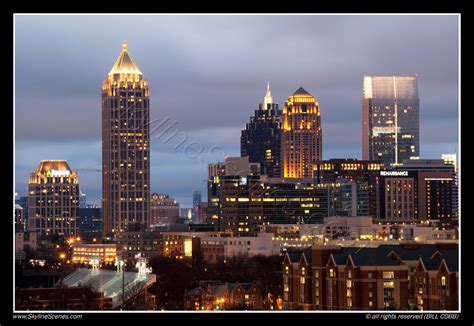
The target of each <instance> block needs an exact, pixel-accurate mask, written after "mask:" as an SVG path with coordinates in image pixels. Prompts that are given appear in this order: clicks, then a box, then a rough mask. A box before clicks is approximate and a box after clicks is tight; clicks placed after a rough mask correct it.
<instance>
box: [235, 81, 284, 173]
mask: <svg viewBox="0 0 474 326" xmlns="http://www.w3.org/2000/svg"><path fill="white" fill-rule="evenodd" d="M280 117H281V110H279V109H278V104H276V103H273V98H272V91H271V90H270V83H267V91H266V93H265V97H264V98H263V103H261V104H260V105H259V108H258V110H255V114H254V116H253V117H251V118H250V122H249V123H247V125H246V127H245V129H243V130H242V133H241V137H240V155H241V156H248V157H249V161H250V162H251V163H260V172H261V174H266V175H267V176H269V177H279V176H280V174H281V169H280V166H281V145H280V144H281V130H280V126H281V122H280Z"/></svg>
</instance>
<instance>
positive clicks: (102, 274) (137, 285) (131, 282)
mask: <svg viewBox="0 0 474 326" xmlns="http://www.w3.org/2000/svg"><path fill="white" fill-rule="evenodd" d="M124 279H125V300H127V298H129V297H131V296H133V295H134V294H135V293H136V292H137V291H139V290H142V289H145V288H146V287H148V286H150V285H151V284H153V283H154V282H155V281H156V275H155V274H146V275H144V276H141V275H139V273H136V272H125V278H124ZM63 285H64V286H67V287H84V286H91V287H92V288H93V289H94V290H95V291H96V292H103V293H104V296H105V297H108V298H112V302H113V307H114V308H116V307H118V306H120V304H121V303H122V273H118V272H116V271H115V270H102V269H99V270H97V271H92V269H88V268H79V269H77V270H75V271H74V272H72V273H71V274H69V275H68V276H67V277H66V278H64V280H63Z"/></svg>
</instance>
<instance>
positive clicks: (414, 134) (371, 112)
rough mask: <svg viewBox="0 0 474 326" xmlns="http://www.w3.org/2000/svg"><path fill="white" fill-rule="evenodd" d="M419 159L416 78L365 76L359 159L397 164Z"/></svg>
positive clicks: (418, 110)
mask: <svg viewBox="0 0 474 326" xmlns="http://www.w3.org/2000/svg"><path fill="white" fill-rule="evenodd" d="M419 156H420V106H419V99H418V82H417V77H416V76H382V77H381V76H365V77H364V85H363V99H362V159H363V160H379V161H382V162H383V163H384V164H399V163H401V162H402V161H403V160H408V159H417V158H419Z"/></svg>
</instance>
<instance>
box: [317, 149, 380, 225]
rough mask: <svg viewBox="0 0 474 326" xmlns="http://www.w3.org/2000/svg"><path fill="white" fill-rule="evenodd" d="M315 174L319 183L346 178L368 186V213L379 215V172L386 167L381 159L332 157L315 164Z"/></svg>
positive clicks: (373, 215)
mask: <svg viewBox="0 0 474 326" xmlns="http://www.w3.org/2000/svg"><path fill="white" fill-rule="evenodd" d="M313 169H314V171H313V176H314V177H315V178H317V182H318V183H337V182H339V181H340V180H343V179H346V180H348V181H349V182H351V181H354V182H356V183H358V184H365V185H367V187H368V190H367V191H368V211H367V215H370V216H372V217H374V218H375V217H377V216H379V209H380V207H379V202H378V197H377V194H378V182H379V172H380V170H382V169H384V166H383V164H382V163H381V162H380V161H359V160H357V159H353V158H341V159H330V160H324V161H320V162H317V163H316V164H315V165H314V168H313Z"/></svg>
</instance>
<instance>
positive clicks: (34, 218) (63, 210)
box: [28, 160, 79, 236]
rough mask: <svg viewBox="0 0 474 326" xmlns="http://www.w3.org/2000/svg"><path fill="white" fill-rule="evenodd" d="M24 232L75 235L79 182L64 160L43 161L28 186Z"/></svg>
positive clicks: (44, 234)
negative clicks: (26, 229) (26, 217)
mask: <svg viewBox="0 0 474 326" xmlns="http://www.w3.org/2000/svg"><path fill="white" fill-rule="evenodd" d="M28 190H29V192H28V229H29V231H32V232H37V233H38V235H40V236H49V235H53V234H58V235H64V236H71V235H72V236H74V235H76V234H77V232H78V228H77V218H78V216H79V211H78V210H79V181H78V178H77V172H75V171H72V170H71V169H70V167H69V165H68V164H67V162H66V161H65V160H43V161H41V163H40V164H39V166H38V168H37V169H36V171H34V172H32V173H31V174H30V179H29V183H28Z"/></svg>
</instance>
